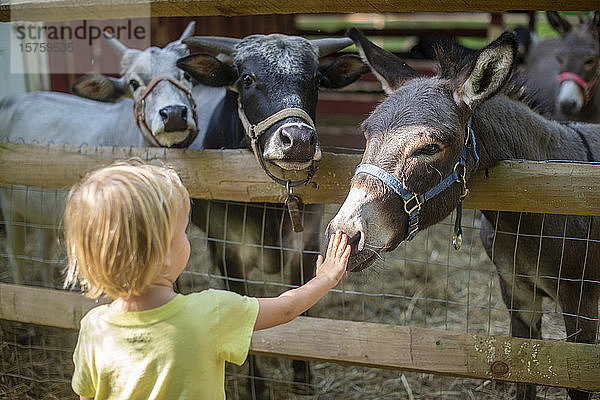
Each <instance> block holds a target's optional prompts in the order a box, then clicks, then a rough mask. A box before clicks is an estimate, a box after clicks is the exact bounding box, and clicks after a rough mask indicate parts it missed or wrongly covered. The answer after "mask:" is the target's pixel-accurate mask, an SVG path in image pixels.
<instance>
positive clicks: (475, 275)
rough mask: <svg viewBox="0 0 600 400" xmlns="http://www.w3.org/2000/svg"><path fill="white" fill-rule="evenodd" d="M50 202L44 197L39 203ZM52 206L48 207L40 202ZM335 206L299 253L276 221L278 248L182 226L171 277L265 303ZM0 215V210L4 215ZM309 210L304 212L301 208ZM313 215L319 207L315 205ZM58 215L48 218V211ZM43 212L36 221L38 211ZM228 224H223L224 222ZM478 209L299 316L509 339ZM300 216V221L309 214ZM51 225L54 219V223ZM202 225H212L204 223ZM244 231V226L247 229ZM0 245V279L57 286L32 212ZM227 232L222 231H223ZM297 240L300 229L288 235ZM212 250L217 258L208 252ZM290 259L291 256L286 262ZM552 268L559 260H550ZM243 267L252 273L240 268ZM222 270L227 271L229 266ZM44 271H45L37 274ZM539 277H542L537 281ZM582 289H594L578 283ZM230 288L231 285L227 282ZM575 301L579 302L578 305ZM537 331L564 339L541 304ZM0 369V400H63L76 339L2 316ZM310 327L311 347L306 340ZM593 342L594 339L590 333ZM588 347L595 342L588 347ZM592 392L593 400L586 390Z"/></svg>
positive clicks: (393, 379) (372, 384) (342, 376)
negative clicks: (252, 258) (240, 258)
mask: <svg viewBox="0 0 600 400" xmlns="http://www.w3.org/2000/svg"><path fill="white" fill-rule="evenodd" d="M3 190H4V194H5V195H6V194H9V196H8V197H11V196H12V198H13V199H18V200H19V201H20V202H21V203H20V205H23V204H27V205H28V207H27V208H36V207H37V208H45V209H48V205H49V204H50V203H60V201H61V194H60V193H57V192H56V191H47V190H42V189H39V188H26V187H22V186H16V187H14V186H13V187H3ZM48 199H51V201H48ZM50 205H54V204H50ZM210 207H211V208H212V209H213V210H215V209H219V208H224V209H226V210H233V209H235V208H237V209H238V210H240V209H241V210H242V211H243V215H248V213H251V212H258V214H260V215H263V216H266V215H267V213H274V214H277V215H279V216H280V217H281V220H283V219H285V218H286V210H285V208H284V207H283V206H282V205H277V204H270V203H236V202H224V201H218V200H212V201H210ZM338 208H339V206H338V205H326V206H325V207H324V212H323V215H322V217H321V218H320V224H319V226H318V227H307V228H315V230H316V231H317V232H320V234H319V235H318V239H317V241H318V243H317V244H316V247H313V249H312V250H304V249H303V246H304V245H305V243H303V242H305V241H303V240H296V241H295V242H294V241H289V242H286V241H285V240H284V236H285V232H282V231H281V229H283V228H282V227H283V224H282V222H281V220H280V221H279V225H278V228H277V229H278V230H279V232H278V233H279V235H276V236H278V237H279V242H275V243H265V232H264V230H265V228H266V227H267V225H268V224H269V223H272V222H273V221H266V220H265V219H266V217H264V218H263V223H262V224H261V225H260V226H259V227H258V234H257V235H252V234H249V233H248V232H251V230H252V227H249V226H246V227H245V228H244V231H245V232H246V233H247V234H245V235H243V237H233V235H232V236H230V237H228V235H227V232H226V231H227V229H225V228H223V229H222V230H220V233H221V234H219V235H216V236H210V235H207V234H206V232H207V231H209V229H208V227H207V226H202V227H197V226H194V225H193V224H190V227H189V233H188V235H189V237H190V242H191V246H192V257H191V259H190V262H189V264H188V267H187V268H186V270H185V271H184V273H183V275H182V276H181V278H180V279H179V282H178V284H179V290H180V291H181V292H183V293H188V292H192V291H199V290H203V289H206V288H220V289H228V288H231V287H232V286H236V287H240V285H239V283H242V284H243V285H242V287H243V288H244V290H246V291H247V293H248V294H249V295H251V296H275V295H278V294H279V293H281V292H282V291H284V290H286V289H288V288H291V287H293V286H294V284H293V283H291V282H292V281H293V277H292V276H291V275H292V270H291V268H289V265H286V264H289V262H288V259H289V258H294V257H293V256H298V255H301V254H303V255H305V256H306V257H305V258H304V260H311V261H303V262H301V267H302V268H303V269H308V271H309V272H312V271H313V269H314V261H315V260H316V256H317V254H318V252H319V250H317V249H319V248H321V249H322V247H323V244H322V243H323V238H322V232H324V230H325V226H326V224H327V222H328V221H329V220H331V218H332V217H333V216H334V215H335V213H336V212H337V209H338ZM6 210H8V208H6V207H5V208H4V214H7V211H6ZM309 212H310V211H309ZM316 212H317V213H319V212H320V211H319V210H317V211H316ZM59 214H60V213H59ZM234 215H235V213H232V212H231V213H225V214H222V215H221V216H222V218H224V220H223V224H222V225H223V227H227V226H228V223H229V224H231V223H235V224H238V225H239V224H242V225H243V224H244V223H246V224H248V223H249V221H248V220H245V219H244V218H242V219H241V220H240V219H235V218H233V216H234ZM46 216H47V215H46ZM229 217H232V219H231V221H228V220H227V219H228V218H229ZM480 217H481V213H480V212H477V211H470V210H468V211H466V212H465V215H464V216H463V247H462V249H461V250H460V251H456V250H454V249H453V248H452V244H451V239H450V238H451V235H452V227H453V216H451V217H449V218H447V219H446V220H444V221H442V222H441V223H438V224H437V225H435V226H433V227H431V228H429V229H427V230H425V231H424V232H422V233H420V234H419V235H418V236H417V237H416V238H415V239H414V240H413V241H411V242H409V243H402V244H401V245H400V246H399V247H398V248H397V249H396V250H395V251H393V252H391V253H382V254H381V255H380V257H379V258H378V260H377V262H376V263H375V264H374V265H373V266H372V267H370V268H369V269H367V270H364V271H362V272H360V273H354V274H352V273H348V274H347V275H346V276H345V277H344V279H343V281H342V282H341V283H340V285H338V287H337V288H336V289H334V290H332V292H331V293H330V294H329V295H328V296H326V297H325V298H324V299H323V300H321V301H320V302H319V303H318V304H317V305H316V306H315V307H313V308H312V309H311V310H310V315H311V316H314V317H323V318H331V319H344V320H352V321H364V322H376V323H386V324H397V325H405V326H415V327H425V328H435V329H443V330H449V331H459V332H470V333H484V334H498V335H510V333H511V328H510V319H509V313H508V311H507V307H506V306H505V304H504V302H503V300H502V295H501V292H500V288H499V283H498V277H497V272H496V268H495V267H494V265H493V264H492V262H491V261H490V259H489V257H488V256H487V254H486V253H485V251H484V249H483V247H482V245H481V241H480V239H479V233H480ZM309 220H310V219H309ZM58 221H60V220H58ZM209 221H210V222H209V223H215V221H214V220H209ZM15 227H17V228H18V229H22V230H23V231H24V237H25V241H26V243H25V247H24V250H23V254H15V255H14V258H13V259H12V260H11V257H10V256H9V253H10V252H9V251H8V250H7V249H8V247H9V243H8V240H7V237H8V236H10V234H9V231H10V230H11V229H13V228H15ZM255 228H256V227H255ZM0 232H1V233H0V238H1V240H2V242H3V243H2V250H1V251H0V263H1V266H0V276H1V278H2V281H3V282H12V281H13V279H14V274H15V268H14V266H13V264H14V263H15V260H16V261H19V262H22V263H23V275H24V280H25V281H26V282H27V284H32V285H41V286H52V287H55V288H57V289H60V288H61V276H62V269H63V267H64V265H65V261H64V260H65V256H64V251H63V250H62V247H61V238H60V234H56V233H59V232H60V223H59V222H56V223H55V224H52V223H48V222H47V220H44V219H43V218H35V216H34V215H33V214H32V215H30V216H28V218H25V219H23V220H20V221H15V220H14V219H13V218H12V216H11V215H10V214H8V215H3V217H2V227H0ZM230 232H233V230H231V229H230ZM296 235H299V236H300V237H301V236H302V234H296ZM44 240H47V241H48V242H49V243H51V244H52V246H51V251H48V250H46V251H44V250H43V246H40V245H41V244H42V243H43V242H44ZM227 246H231V247H235V248H237V249H238V250H239V249H242V253H244V252H245V253H246V254H250V253H251V252H253V251H254V252H256V251H257V250H258V251H259V253H260V252H262V253H263V255H264V253H265V252H275V253H277V255H278V257H274V258H273V257H270V258H268V259H269V260H276V261H277V262H278V263H279V265H276V266H273V265H267V264H266V262H265V259H263V260H262V262H257V263H254V264H256V265H254V264H252V265H248V266H247V268H245V269H244V273H243V277H241V278H240V277H233V276H228V275H227V274H226V273H225V271H226V270H227V268H225V269H223V268H219V261H220V262H221V263H222V264H225V265H226V266H227V261H228V260H227V259H226V258H225V257H224V254H225V250H224V249H227ZM219 251H220V253H219ZM295 260H296V262H297V263H300V261H299V260H300V258H298V257H295ZM559 262H560V261H559ZM250 266H252V267H253V268H250ZM230 267H231V266H230ZM43 270H45V271H46V272H45V273H42V272H41V271H43ZM540 278H547V277H540ZM588 283H589V284H600V282H596V281H589V282H588ZM235 284H237V285H235ZM581 301H585V297H583V298H582V299H581ZM541 312H542V313H543V318H542V333H543V338H544V339H555V340H565V339H566V333H565V329H564V323H563V315H562V310H561V309H560V307H558V306H557V305H556V304H555V303H554V302H552V301H549V300H548V301H546V300H544V302H543V306H542V310H541ZM1 326H2V353H3V354H2V368H1V370H0V383H1V387H0V397H4V398H50V399H51V398H71V397H74V395H73V394H72V392H71V390H70V383H69V382H70V375H71V373H72V368H73V366H72V362H71V352H72V350H73V348H74V344H75V340H76V334H75V333H74V332H72V331H67V330H60V329H54V328H45V327H39V326H31V325H24V324H15V323H11V322H8V321H2V325H1ZM318 334H319V333H318V332H315V340H318ZM597 336H598V335H597ZM597 342H598V341H597V340H596V343H597ZM250 364H251V363H246V364H245V365H244V366H242V367H236V366H228V371H227V380H226V387H227V393H228V398H233V399H236V398H239V399H246V398H253V397H255V393H253V391H252V385H251V384H250V385H249V384H248V382H249V377H251V376H255V375H256V374H255V373H254V371H251V368H253V367H252V366H251V365H250ZM256 365H258V366H259V368H260V370H261V374H260V376H255V378H254V379H255V380H254V381H251V382H255V381H256V380H261V381H263V382H264V383H265V384H266V387H267V390H268V392H269V393H270V396H271V397H272V398H275V399H284V398H332V399H335V398H340V397H342V396H343V397H346V398H350V399H354V398H355V399H381V398H390V399H391V398H408V399H418V398H422V399H425V398H456V399H459V398H460V399H462V398H477V399H480V398H482V399H487V398H489V399H497V398H511V396H512V395H513V393H514V387H513V386H514V385H513V384H510V383H502V382H496V381H489V380H475V379H466V378H454V377H441V376H436V375H431V374H423V373H415V372H398V371H386V370H380V369H374V368H365V367H353V366H340V365H336V364H331V363H316V362H313V363H310V369H311V371H312V377H313V378H312V380H311V381H310V382H309V383H306V382H294V375H293V371H292V361H291V360H288V359H281V358H274V357H258V360H257V364H256ZM538 396H543V397H542V398H548V399H558V398H566V397H567V395H566V390H564V389H560V388H550V387H547V388H544V389H542V390H538ZM596 396H597V395H596Z"/></svg>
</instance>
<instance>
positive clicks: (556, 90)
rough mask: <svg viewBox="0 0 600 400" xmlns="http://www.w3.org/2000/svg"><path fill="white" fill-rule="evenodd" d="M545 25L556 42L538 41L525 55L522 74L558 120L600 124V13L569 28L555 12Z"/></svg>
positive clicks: (548, 40)
mask: <svg viewBox="0 0 600 400" xmlns="http://www.w3.org/2000/svg"><path fill="white" fill-rule="evenodd" d="M546 16H547V17H548V22H550V25H551V26H552V27H553V28H554V30H555V31H557V32H558V33H559V34H560V37H559V38H552V39H547V40H544V41H541V42H539V43H537V44H536V45H535V46H533V47H532V48H531V50H530V51H529V53H528V54H527V57H526V60H525V65H524V70H525V72H526V75H527V78H528V80H529V82H530V83H531V84H532V85H533V86H534V87H536V88H538V89H539V91H540V95H541V96H543V97H544V98H546V99H548V102H550V103H551V104H549V105H550V106H551V107H552V108H553V113H552V115H553V117H554V118H555V119H558V120H571V121H584V122H593V123H599V122H600V82H599V78H600V11H596V12H594V14H593V17H592V18H590V19H588V20H586V21H584V20H581V23H580V24H579V25H575V26H572V25H571V23H570V22H569V21H567V20H566V19H565V18H563V17H561V16H560V14H558V13H557V12H556V11H547V12H546Z"/></svg>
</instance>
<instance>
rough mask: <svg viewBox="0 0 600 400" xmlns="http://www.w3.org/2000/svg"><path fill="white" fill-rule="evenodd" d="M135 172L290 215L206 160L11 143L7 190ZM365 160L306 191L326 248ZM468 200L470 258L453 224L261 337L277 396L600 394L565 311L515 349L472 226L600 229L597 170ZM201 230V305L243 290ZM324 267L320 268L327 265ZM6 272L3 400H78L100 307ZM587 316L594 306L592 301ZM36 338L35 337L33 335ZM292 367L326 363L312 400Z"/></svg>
mask: <svg viewBox="0 0 600 400" xmlns="http://www.w3.org/2000/svg"><path fill="white" fill-rule="evenodd" d="M141 3H145V2H142V1H139V0H121V1H119V2H116V3H111V5H105V4H104V3H103V2H100V1H97V0H86V1H76V2H69V1H59V0H53V1H50V2H44V3H40V4H38V3H35V2H25V3H18V4H15V5H12V6H10V5H4V4H3V5H0V21H9V20H10V15H9V12H10V10H9V7H17V6H21V7H24V9H26V10H27V13H28V14H27V15H30V17H31V19H32V20H46V21H50V20H61V19H65V16H64V14H63V12H64V11H62V10H61V7H64V6H65V5H68V6H70V7H71V8H70V11H69V12H70V14H69V16H68V18H89V16H90V15H93V17H94V18H115V17H118V18H126V17H129V16H131V17H134V16H138V15H139V14H138V10H139V9H138V8H136V7H138V6H140V4H141ZM550 6H554V5H553V4H548V3H547V2H545V1H543V0H537V1H533V2H522V1H516V0H515V1H508V2H505V3H503V4H502V5H501V6H499V5H495V4H492V5H490V4H488V3H487V2H476V3H475V4H472V3H470V5H469V7H472V8H473V9H475V10H481V11H502V10H504V9H515V10H517V9H518V10H524V9H531V10H535V9H540V10H541V9H546V8H548V7H550ZM593 6H594V4H592V2H587V1H570V0H568V1H566V2H562V3H561V5H560V8H562V9H573V10H588V9H592V8H593ZM465 7H466V5H465V3H464V2H455V1H446V2H444V4H440V3H439V2H435V1H426V2H419V3H415V4H409V3H402V2H399V3H397V4H393V5H390V4H389V3H387V2H384V1H375V2H373V1H371V2H368V3H366V2H365V3H362V2H322V1H307V2H302V3H298V2H296V3H291V2H279V3H277V4H272V3H270V2H262V1H259V2H256V1H254V2H242V3H240V2H222V1H195V0H191V1H174V2H168V3H166V2H161V1H155V2H152V8H151V10H152V15H153V16H200V15H243V14H271V13H300V12H302V13H304V12H306V13H308V12H310V13H315V12H334V13H346V12H407V11H438V12H447V11H465ZM469 11H470V10H469ZM317 129H318V125H317ZM0 138H1V133H0ZM334 150H336V149H334ZM337 150H339V149H337ZM130 157H140V158H142V159H144V160H149V161H151V162H164V163H167V164H169V165H172V166H173V167H174V168H175V169H176V170H177V171H178V173H179V174H180V176H181V177H182V180H183V182H184V184H185V185H186V187H187V188H188V190H189V191H190V194H191V197H192V198H202V199H210V200H211V201H213V202H214V203H223V202H227V204H228V205H229V206H228V207H238V206H242V207H245V208H251V207H253V208H258V209H266V208H270V207H275V208H277V209H278V210H280V211H281V213H282V215H283V214H285V213H286V212H287V211H286V210H285V209H284V208H283V207H281V206H279V205H274V204H273V203H282V202H283V201H284V200H285V198H286V196H287V193H286V190H285V188H284V187H282V186H279V185H276V184H275V183H273V181H271V180H270V179H269V178H268V177H267V176H266V175H265V173H264V171H263V170H262V169H261V168H260V167H259V165H258V163H257V162H256V160H255V158H254V156H253V154H252V153H251V152H249V151H246V150H205V151H203V152H199V151H193V150H185V149H164V148H141V149H140V148H123V147H102V146H68V145H67V146H63V145H61V146H58V145H52V144H48V145H34V144H23V143H8V142H4V143H0V185H3V186H6V187H10V188H12V190H13V191H19V190H27V191H31V193H35V192H36V191H39V190H40V189H39V188H49V189H59V188H68V187H69V186H70V185H72V184H73V183H75V182H76V181H78V180H79V179H80V178H81V176H82V175H83V174H84V173H85V172H87V171H90V170H93V169H95V168H97V167H100V166H103V165H107V164H109V163H111V162H112V161H113V160H115V159H127V158H130ZM360 160H361V152H360V151H359V150H348V149H344V152H329V151H328V152H324V153H323V159H322V160H321V161H320V163H319V170H318V171H317V172H316V174H315V177H314V179H315V181H316V182H318V188H316V187H313V186H302V187H298V188H297V189H295V194H297V195H298V196H299V197H301V199H302V201H303V202H304V203H306V204H325V215H324V216H323V218H322V221H323V222H322V226H321V227H320V228H319V231H320V232H324V230H325V226H326V224H327V222H328V221H329V220H330V219H331V218H332V217H333V215H335V213H336V212H337V209H338V208H339V205H340V204H341V203H342V202H343V200H344V198H345V196H346V194H347V191H348V188H349V182H350V178H351V177H352V173H353V171H354V168H355V167H356V165H358V164H359V163H360ZM274 170H275V169H274ZM277 173H278V174H280V175H282V176H283V177H284V178H285V179H292V180H294V179H299V178H300V179H301V178H302V174H298V176H296V175H295V174H291V173H288V172H285V173H284V172H282V171H277ZM16 185H27V186H31V188H28V189H23V186H16ZM469 187H470V190H471V194H470V196H469V197H468V198H467V199H466V200H465V208H467V209H469V210H468V211H466V212H465V215H464V216H463V229H464V233H463V245H462V248H461V250H460V251H456V250H454V249H453V248H452V245H451V240H450V237H451V232H452V225H453V221H454V219H453V218H454V215H453V216H452V218H448V219H447V220H444V221H443V222H442V223H438V224H437V225H435V226H433V227H430V228H428V229H427V230H426V231H424V232H421V233H420V234H419V235H418V236H417V237H416V238H415V239H414V240H413V241H411V242H408V243H406V242H405V243H402V244H401V245H400V246H399V247H398V248H397V249H396V250H395V251H394V252H391V253H385V254H382V255H381V259H380V260H378V261H377V263H376V265H375V266H374V267H372V268H370V269H367V270H365V271H363V272H360V273H356V274H350V273H349V274H347V275H346V276H345V277H344V279H343V280H342V282H341V283H340V285H338V287H337V288H336V289H334V290H333V291H332V292H331V293H330V294H329V295H328V296H327V297H325V298H324V299H323V300H322V301H321V302H319V303H318V304H317V305H316V306H315V307H314V308H313V309H311V311H310V316H308V317H298V318H297V319H296V320H294V321H293V322H291V323H288V324H285V325H282V326H280V327H276V328H272V329H269V330H265V331H260V332H256V333H255V334H254V336H253V339H252V344H251V353H253V354H256V355H261V356H266V357H262V358H261V359H260V361H261V363H262V364H263V371H265V372H266V374H265V377H264V378H261V379H264V380H265V381H266V383H267V385H268V387H269V390H270V392H271V395H272V397H273V398H275V399H283V398H325V399H336V398H341V397H342V396H343V397H345V398H349V399H382V398H390V399H392V398H409V399H413V398H423V399H428V398H456V399H463V398H474V399H475V398H477V399H498V398H511V391H512V390H513V389H512V383H513V382H518V383H531V384H535V385H540V386H545V389H544V390H543V391H539V392H541V393H538V395H543V396H544V398H548V399H555V398H566V391H565V390H564V389H559V388H563V387H569V388H578V389H583V390H586V391H590V392H598V391H600V372H599V371H600V345H599V344H598V343H599V341H598V338H597V339H596V344H581V343H571V342H567V341H566V339H567V338H566V334H565V331H564V326H563V321H562V317H563V315H562V311H561V310H560V308H559V307H557V306H556V305H555V304H554V303H550V302H548V303H544V304H543V308H542V310H541V311H539V312H542V313H543V334H544V339H543V340H533V339H521V338H514V337H510V336H509V335H510V323H509V316H508V310H507V309H506V307H505V306H504V303H503V302H502V298H501V295H500V290H499V287H498V286H499V285H498V280H497V273H496V270H495V268H494V266H493V264H492V263H491V262H490V260H489V259H488V257H487V255H486V254H485V252H484V251H483V248H482V245H481V243H480V240H479V224H478V219H479V212H478V211H471V210H479V209H485V210H503V211H514V212H517V213H530V212H537V213H557V214H575V215H593V216H600V173H599V169H598V165H597V164H596V163H592V162H588V163H585V162H581V163H580V162H562V161H548V162H531V161H524V160H507V161H504V162H502V163H501V164H499V165H497V166H496V167H494V168H492V169H488V170H485V171H478V172H477V174H476V176H475V177H474V178H473V179H472V180H471V181H470V182H469ZM241 202H249V203H250V204H242V203H241ZM2 218H3V221H2V223H3V224H4V225H6V224H9V223H11V221H8V219H7V216H3V217H2ZM38 228H56V227H45V226H27V231H28V232H31V233H29V234H28V235H29V236H30V237H29V238H28V239H29V240H30V242H32V243H30V245H31V246H33V245H34V244H35V243H34V242H35V241H36V240H37V236H36V233H35V231H36V229H38ZM189 229H190V231H189V236H190V242H191V246H192V258H191V259H190V262H189V264H188V267H187V268H186V271H185V272H184V274H183V276H182V278H181V279H180V290H181V291H182V292H184V293H188V292H191V291H199V290H203V289H206V288H209V287H212V288H228V287H229V283H228V281H230V280H231V279H234V278H229V277H227V276H223V274H221V273H220V272H218V270H217V269H216V268H215V267H214V265H212V264H211V261H210V260H209V257H208V256H207V252H208V245H209V243H210V242H211V241H214V240H221V239H215V238H211V237H208V236H207V235H206V234H205V233H204V232H205V229H203V227H193V226H191V225H190V228H189ZM4 234H5V233H4V232H1V233H0V235H4ZM298 235H302V233H298ZM564 239H566V237H564V238H563V240H564ZM2 240H4V239H2ZM540 240H541V236H540ZM224 243H225V245H227V244H229V245H241V246H242V247H243V248H248V249H249V248H259V249H260V248H264V247H265V245H264V243H261V242H260V240H259V241H258V242H253V241H250V240H249V239H248V241H247V240H246V239H245V238H243V239H242V240H241V241H232V240H229V241H228V240H227V237H226V235H225V239H224ZM59 247H60V246H57V248H59ZM279 250H280V251H281V253H282V257H283V254H284V253H298V252H302V250H301V249H298V248H291V247H290V248H280V249H279ZM313 253H314V255H315V258H316V252H313ZM597 261H598V260H591V262H597ZM40 263H45V264H50V265H52V266H53V268H54V270H55V271H58V272H60V271H62V267H63V265H64V254H61V253H60V251H57V252H56V253H55V254H53V255H52V257H51V259H49V260H39V259H36V258H35V257H33V258H29V259H27V268H28V270H27V271H28V273H29V274H31V275H32V276H33V275H34V274H35V273H36V270H35V268H36V266H38V267H39V265H40ZM0 264H1V265H0V274H1V275H0V276H1V278H2V282H6V283H0V319H1V320H2V321H0V323H1V327H2V329H1V332H2V333H1V337H2V345H1V352H2V353H1V354H2V355H1V360H0V365H1V367H0V368H1V369H0V398H47V399H52V398H67V396H69V394H70V393H71V392H70V385H69V382H70V376H71V373H72V363H71V354H72V350H73V347H74V344H75V340H76V330H77V329H78V326H79V320H80V319H81V317H82V316H83V315H84V314H85V312H87V310H89V309H90V308H91V307H93V306H94V305H95V303H94V302H93V301H90V300H89V299H86V298H85V297H83V296H82V295H81V294H79V293H77V292H69V291H65V290H61V288H60V287H56V288H42V287H34V286H27V285H16V284H13V283H10V282H11V276H10V273H9V271H10V268H9V266H8V264H9V261H8V255H7V253H6V251H5V250H4V249H2V250H0ZM302 267H303V268H311V267H312V266H305V265H303V266H302ZM540 278H546V279H558V280H560V279H561V277H560V276H554V277H540ZM244 282H245V285H246V286H247V288H248V291H249V293H250V294H251V295H253V296H272V295H277V294H279V293H281V292H282V291H283V290H286V289H288V288H289V287H290V284H289V283H287V282H289V277H288V276H287V273H286V271H285V270H282V271H281V272H280V273H278V274H270V273H266V272H265V271H263V270H261V269H260V268H259V269H255V270H253V271H251V272H250V273H248V275H247V276H246V277H245V279H244ZM42 283H43V282H42ZM586 283H589V284H596V285H600V282H586ZM582 284H583V279H582ZM580 301H585V294H582V298H581V299H580ZM527 311H529V312H533V310H527ZM32 329H33V330H34V331H35V336H32V335H31V334H30V332H31V330H32ZM597 337H598V334H597ZM289 359H302V360H308V361H311V364H312V366H313V374H314V379H313V382H312V383H311V384H310V385H309V386H310V388H309V389H310V390H309V392H312V394H299V393H296V392H297V391H296V390H295V388H294V386H298V385H299V384H300V383H298V382H293V378H292V377H291V374H290V372H289V370H290V368H289V364H290V361H289ZM248 375H250V371H249V370H248V367H241V368H229V367H228V371H227V376H226V387H227V393H228V398H233V399H236V398H240V399H245V398H252V394H249V393H247V392H246V391H245V390H246V389H245V383H244V381H245V378H246V377H247V376H248ZM300 385H301V384H300ZM595 396H598V395H597V394H596V395H595Z"/></svg>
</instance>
